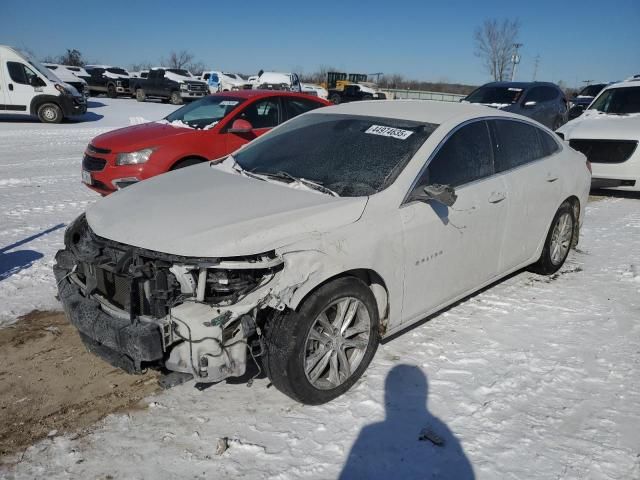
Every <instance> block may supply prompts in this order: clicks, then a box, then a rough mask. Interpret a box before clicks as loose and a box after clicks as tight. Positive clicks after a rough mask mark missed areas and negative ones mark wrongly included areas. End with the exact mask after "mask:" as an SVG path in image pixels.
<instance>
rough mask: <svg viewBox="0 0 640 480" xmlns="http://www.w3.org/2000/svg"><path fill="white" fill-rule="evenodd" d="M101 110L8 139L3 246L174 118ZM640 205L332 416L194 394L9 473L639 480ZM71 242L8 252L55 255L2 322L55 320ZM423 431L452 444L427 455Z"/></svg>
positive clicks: (602, 225)
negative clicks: (85, 172) (101, 140)
mask: <svg viewBox="0 0 640 480" xmlns="http://www.w3.org/2000/svg"><path fill="white" fill-rule="evenodd" d="M100 102H101V103H105V104H107V105H106V106H105V107H102V108H100V109H96V112H98V111H100V112H101V114H102V111H104V112H105V113H104V116H105V117H104V119H101V120H98V121H96V122H95V123H93V124H77V125H75V124H74V125H69V124H67V125H60V126H54V127H50V126H48V127H47V126H43V125H39V124H24V123H13V124H0V152H2V153H0V155H1V156H0V172H1V173H0V199H1V202H2V217H1V218H2V223H1V227H0V244H1V245H3V247H2V248H5V247H6V246H7V245H11V244H16V243H19V242H21V241H22V240H24V239H25V237H29V236H32V235H36V234H39V233H42V232H43V231H46V230H47V229H51V228H54V227H56V226H57V225H59V224H60V223H66V222H68V221H69V220H71V219H72V218H73V217H74V216H75V215H76V214H77V213H79V212H80V211H81V210H82V209H83V208H85V207H86V205H87V204H88V203H89V202H92V201H94V200H95V199H96V198H97V197H96V196H95V195H94V194H92V193H91V192H89V191H88V190H87V189H86V188H85V187H83V186H82V185H80V184H79V180H78V175H79V174H78V169H79V162H80V157H81V154H82V150H83V148H84V146H85V144H86V143H87V141H88V140H89V139H90V138H91V137H92V136H93V135H96V134H98V133H100V132H102V131H105V130H107V129H108V128H112V127H113V126H116V125H115V123H118V124H119V125H126V124H127V123H129V122H130V118H136V117H139V116H142V117H145V118H149V119H151V118H158V117H160V116H162V115H163V114H165V113H166V111H168V107H165V106H162V105H150V104H143V105H140V104H136V103H135V102H130V101H127V100H122V101H121V100H117V101H116V100H104V99H100ZM110 111H111V112H113V114H114V116H115V117H117V120H113V123H110V122H111V120H110V119H109V115H108V113H109V112H110ZM127 112H129V113H127ZM134 114H135V117H134V116H133V115H134ZM134 121H135V120H134ZM101 122H102V123H101ZM6 152H10V154H9V155H8V156H7V153H6ZM639 207H640V200H639V199H632V198H606V199H604V200H599V201H595V202H592V203H590V205H589V206H588V210H587V218H586V223H585V227H584V229H583V232H582V239H581V243H580V246H579V250H578V251H575V252H572V253H571V256H570V258H569V261H568V263H567V264H566V265H565V267H564V268H563V269H562V270H561V272H560V273H559V274H557V275H555V276H553V277H550V278H547V277H542V276H538V275H534V274H530V273H526V272H524V273H520V274H517V275H514V276H512V277H510V278H508V279H507V280H505V281H503V282H501V283H498V284H497V285H494V286H493V287H491V288H489V289H487V290H485V291H484V292H482V293H480V294H478V295H476V296H474V297H472V298H470V299H468V300H467V301H465V302H463V303H461V304H459V305H457V306H455V307H453V308H452V309H450V310H448V311H447V312H445V313H442V314H440V315H438V316H436V317H435V318H433V319H431V320H430V321H429V322H427V323H425V324H423V325H421V326H418V327H416V328H414V329H413V330H411V331H410V332H408V333H406V334H404V335H402V336H400V337H398V338H396V339H394V340H392V341H390V342H387V343H386V344H384V345H382V346H381V347H380V349H379V350H378V353H377V355H376V357H375V358H374V360H373V363H372V364H371V366H370V368H369V370H368V372H367V373H366V374H365V376H364V377H363V379H362V380H361V381H360V382H358V383H357V384H356V386H355V387H354V388H353V389H352V390H351V391H350V392H348V393H347V394H346V395H344V396H343V397H341V398H339V399H337V400H335V401H334V402H332V403H330V404H328V405H324V406H319V407H307V406H302V405H299V404H297V403H295V402H293V401H292V400H290V399H289V398H288V397H285V396H284V395H282V394H281V393H279V392H278V391H277V390H275V389H274V388H269V387H268V380H266V379H259V380H256V381H255V382H254V384H253V386H252V387H251V388H247V387H246V385H245V384H242V383H240V384H238V383H221V384H219V385H215V386H213V387H211V388H209V389H207V390H204V391H198V390H196V389H195V388H194V387H193V385H192V384H185V385H182V386H180V387H176V388H174V389H172V390H170V391H167V392H164V393H162V394H159V395H157V396H156V397H154V398H151V399H148V403H149V408H148V410H143V411H135V412H131V413H129V414H127V415H113V416H110V417H108V418H107V419H106V420H105V421H103V422H101V424H100V425H98V426H96V428H95V430H93V431H92V432H91V433H89V434H88V435H85V436H77V437H72V436H54V437H52V438H51V439H47V440H44V441H42V442H40V443H39V444H37V445H35V446H33V447H31V448H29V449H28V450H27V451H26V452H25V453H24V456H23V457H22V460H21V461H20V462H19V463H17V465H15V466H13V467H4V468H5V469H4V470H1V469H0V476H2V475H4V477H5V478H11V479H13V478H15V479H22V478H25V479H26V478H29V479H31V478H51V479H58V478H60V479H71V478H83V479H84V478H100V479H105V478H127V479H172V478H248V479H265V478H269V479H271V478H273V479H297V478H308V479H328V478H336V477H338V476H339V475H340V474H341V472H343V473H344V475H343V478H402V479H407V478H450V479H458V478H465V474H469V473H471V469H472V471H473V474H474V475H475V477H476V478H481V479H497V478H500V479H503V478H506V479H509V478H510V479H523V478H527V479H549V478H561V479H638V478H640V433H639V432H640V346H639V345H640V325H639V324H638V319H639V318H640V208H639ZM61 237H62V229H57V230H54V231H52V232H51V233H47V234H45V235H42V236H40V237H38V238H37V239H34V240H31V241H28V242H26V243H22V244H21V245H19V246H15V247H13V248H11V249H9V250H6V251H4V252H3V253H2V255H5V254H6V253H7V252H9V253H11V252H14V253H15V252H18V251H22V252H27V251H32V252H37V253H40V254H41V255H42V257H39V258H37V259H35V260H34V261H33V263H32V264H31V263H28V264H25V262H23V265H20V262H15V263H17V264H18V266H17V267H15V268H16V269H17V270H20V271H19V272H18V273H14V274H12V275H11V276H8V277H7V278H4V279H0V308H1V309H2V312H3V313H2V315H3V316H2V319H3V321H4V322H5V323H7V322H11V321H14V320H15V316H16V315H17V314H19V313H23V312H26V311H27V310H29V309H31V308H36V307H39V308H43V307H53V306H55V305H56V304H55V301H54V300H53V298H52V296H53V292H54V286H53V284H52V276H51V274H50V265H51V263H52V254H53V253H54V252H55V250H56V249H57V248H58V245H59V244H60V242H61ZM22 255H23V256H25V257H26V258H32V257H33V256H34V254H33V253H31V254H30V255H31V257H29V256H27V254H26V253H23V254H22ZM25 303H26V305H25ZM423 428H427V429H429V430H431V431H433V433H435V434H436V435H437V436H438V437H440V438H441V439H443V440H444V445H443V446H437V445H434V444H433V443H432V442H430V441H418V437H419V435H420V432H421V430H422V429H423ZM429 436H431V437H432V438H435V437H434V435H432V434H430V435H429ZM225 437H226V438H227V439H228V440H227V442H226V443H227V445H228V448H227V450H226V451H224V452H223V453H222V454H220V455H217V454H216V447H217V445H218V442H219V439H222V438H225ZM350 453H351V455H350ZM390 472H393V473H390Z"/></svg>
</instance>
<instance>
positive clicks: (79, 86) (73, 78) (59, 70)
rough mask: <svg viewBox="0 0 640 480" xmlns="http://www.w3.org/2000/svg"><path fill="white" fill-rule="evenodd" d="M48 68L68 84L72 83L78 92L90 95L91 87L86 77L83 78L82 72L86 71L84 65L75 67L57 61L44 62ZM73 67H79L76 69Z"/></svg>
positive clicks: (86, 95)
mask: <svg viewBox="0 0 640 480" xmlns="http://www.w3.org/2000/svg"><path fill="white" fill-rule="evenodd" d="M43 65H44V66H45V67H47V69H48V70H51V71H52V72H54V73H55V74H56V76H57V77H58V78H59V79H60V80H62V81H63V82H64V83H66V84H67V85H71V86H72V87H73V88H75V89H76V90H77V91H78V93H80V94H81V95H84V96H85V97H88V96H89V87H88V85H87V82H86V80H85V79H83V78H81V76H79V75H81V74H82V72H84V73H86V71H85V70H84V68H82V67H73V66H70V65H59V64H56V63H43ZM72 69H77V70H76V71H74V70H72Z"/></svg>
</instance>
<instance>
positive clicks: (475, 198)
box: [401, 176, 508, 322]
mask: <svg viewBox="0 0 640 480" xmlns="http://www.w3.org/2000/svg"><path fill="white" fill-rule="evenodd" d="M456 193H457V195H458V199H457V201H456V203H455V204H454V205H453V207H450V208H447V207H446V206H444V205H442V204H440V203H438V202H435V201H433V200H432V201H430V202H428V203H421V202H414V203H412V204H409V205H406V206H404V207H402V208H401V220H402V225H403V231H404V241H405V283H404V292H405V297H404V305H403V311H402V321H403V322H408V321H413V320H415V319H417V318H418V317H419V316H420V315H424V314H426V313H427V312H429V311H431V310H432V309H433V308H435V307H437V306H439V305H442V304H443V303H445V302H447V301H449V300H452V299H454V298H456V297H458V296H459V295H462V294H463V293H465V292H468V291H469V290H471V289H473V288H474V287H479V286H481V285H483V284H484V283H486V282H487V281H489V280H490V279H492V278H494V277H495V276H496V275H497V274H498V273H499V265H500V252H501V242H502V237H503V229H504V225H505V222H506V215H507V204H508V199H507V198H506V195H505V193H506V184H505V182H504V179H503V177H502V176H494V177H491V178H488V179H484V180H481V181H478V182H475V183H472V184H469V185H467V186H464V187H462V188H460V189H456ZM500 197H503V198H502V199H501V200H500V199H499V198H500Z"/></svg>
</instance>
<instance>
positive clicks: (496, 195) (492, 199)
mask: <svg viewBox="0 0 640 480" xmlns="http://www.w3.org/2000/svg"><path fill="white" fill-rule="evenodd" d="M505 198H507V196H506V195H505V193H504V192H491V195H489V203H500V202H501V201H503V200H504V199H505Z"/></svg>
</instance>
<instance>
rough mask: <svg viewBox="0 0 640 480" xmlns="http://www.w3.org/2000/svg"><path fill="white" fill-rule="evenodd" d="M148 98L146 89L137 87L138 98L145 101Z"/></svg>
mask: <svg viewBox="0 0 640 480" xmlns="http://www.w3.org/2000/svg"><path fill="white" fill-rule="evenodd" d="M146 99H147V94H146V93H145V92H144V90H143V89H141V88H138V89H136V100H137V101H139V102H144V101H145V100H146Z"/></svg>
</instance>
